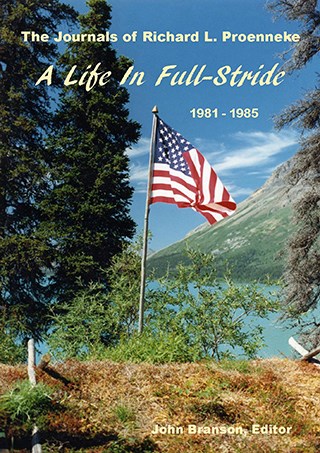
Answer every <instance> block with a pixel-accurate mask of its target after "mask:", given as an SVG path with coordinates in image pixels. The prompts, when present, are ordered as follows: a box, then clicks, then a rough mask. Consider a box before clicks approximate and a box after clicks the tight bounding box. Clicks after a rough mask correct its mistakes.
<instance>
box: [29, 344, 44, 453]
mask: <svg viewBox="0 0 320 453" xmlns="http://www.w3.org/2000/svg"><path fill="white" fill-rule="evenodd" d="M35 366H36V350H35V347H34V340H33V339H31V340H29V341H28V376H29V381H30V383H31V385H32V386H35V385H36V384H37V381H36V373H35ZM31 442H32V453H42V447H41V443H40V436H39V430H38V428H37V427H36V426H34V427H33V430H32V441H31Z"/></svg>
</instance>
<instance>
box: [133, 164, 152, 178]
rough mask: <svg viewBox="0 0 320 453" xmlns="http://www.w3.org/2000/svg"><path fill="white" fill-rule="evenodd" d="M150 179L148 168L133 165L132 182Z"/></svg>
mask: <svg viewBox="0 0 320 453" xmlns="http://www.w3.org/2000/svg"><path fill="white" fill-rule="evenodd" d="M147 179H148V167H147V166H143V165H140V164H132V165H131V167H130V180H131V181H146V180H147Z"/></svg>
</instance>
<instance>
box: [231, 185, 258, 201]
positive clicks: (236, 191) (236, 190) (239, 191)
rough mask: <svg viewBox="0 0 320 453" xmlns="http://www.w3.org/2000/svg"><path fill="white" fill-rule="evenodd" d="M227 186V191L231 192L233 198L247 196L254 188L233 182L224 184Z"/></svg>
mask: <svg viewBox="0 0 320 453" xmlns="http://www.w3.org/2000/svg"><path fill="white" fill-rule="evenodd" d="M226 186H227V187H228V190H229V192H230V193H231V194H232V197H233V198H236V197H243V196H246V197H247V196H248V195H251V194H252V193H253V192H254V190H255V189H251V188H250V187H239V186H236V185H234V184H228V183H227V184H226Z"/></svg>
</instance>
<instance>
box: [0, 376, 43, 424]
mask: <svg viewBox="0 0 320 453" xmlns="http://www.w3.org/2000/svg"><path fill="white" fill-rule="evenodd" d="M51 394H52V389H51V388H50V387H48V386H47V385H45V384H42V383H39V384H37V385H35V386H32V385H31V384H30V382H29V381H19V382H17V383H16V384H15V386H14V387H13V388H12V389H11V390H9V391H8V392H6V393H5V394H3V395H2V396H1V397H0V414H1V418H6V419H7V420H8V422H14V423H15V424H17V423H20V424H21V425H24V424H27V426H28V427H31V426H32V425H33V424H36V423H37V420H39V419H40V418H42V417H43V415H44V414H45V413H46V412H48V410H49V409H50V408H51Z"/></svg>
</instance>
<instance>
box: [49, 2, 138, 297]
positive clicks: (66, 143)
mask: <svg viewBox="0 0 320 453" xmlns="http://www.w3.org/2000/svg"><path fill="white" fill-rule="evenodd" d="M87 5H88V7H89V11H88V13H87V14H85V15H82V16H80V18H79V21H80V25H81V30H80V33H81V34H83V35H84V34H94V35H99V34H102V35H106V33H107V31H108V28H109V27H110V19H111V14H110V13H111V8H110V6H109V5H108V4H107V3H106V1H105V0H90V1H88V2H87ZM98 63H101V65H100V67H99V69H98V72H107V71H110V72H111V77H110V79H109V81H108V83H106V84H105V85H103V86H101V85H99V84H96V85H95V86H94V87H93V88H92V89H91V90H88V89H86V86H85V85H82V86H79V85H78V84H71V85H69V86H66V87H65V89H64V92H63V94H62V96H61V99H60V105H59V108H58V111H57V115H56V129H57V131H58V133H57V134H55V136H54V137H53V138H52V139H51V140H50V150H51V153H52V157H51V159H52V163H53V164H52V169H51V172H52V175H53V176H54V179H55V180H56V184H55V187H54V190H53V191H52V193H51V194H50V196H49V197H48V199H47V201H46V203H45V204H44V205H43V207H44V210H45V212H46V215H47V218H48V225H49V228H50V229H51V236H52V238H53V240H54V243H55V245H56V258H55V261H56V269H55V275H54V281H55V283H56V290H57V294H58V296H59V299H60V300H69V299H70V298H71V297H73V295H74V293H75V292H76V291H77V290H78V289H79V288H80V287H81V285H80V281H81V284H82V285H83V284H88V283H89V282H97V283H101V284H104V285H107V281H106V280H107V278H106V269H107V268H108V266H109V264H110V261H111V258H112V257H113V255H115V254H116V253H118V252H120V251H121V246H122V243H123V241H125V240H127V239H129V238H132V236H133V234H134V230H135V224H134V222H133V220H132V219H131V217H130V215H129V206H130V202H131V197H132V192H133V190H132V188H131V187H130V185H129V180H128V173H129V169H128V168H129V161H128V157H127V155H126V154H125V150H126V148H127V147H129V146H130V145H131V144H133V143H135V142H136V141H137V140H138V137H139V125H138V124H137V123H136V122H134V121H132V120H130V119H129V112H128V110H127V108H126V104H127V102H128V100H129V95H128V92H127V90H126V89H125V88H123V87H121V86H120V84H119V82H120V80H121V78H122V77H123V74H124V72H125V71H126V69H127V68H128V67H129V66H130V64H131V63H130V62H129V60H127V59H126V58H124V57H120V58H118V57H117V55H116V52H115V50H114V49H113V48H112V46H111V44H110V43H109V42H103V41H102V42H94V41H90V42H89V41H84V42H72V43H70V44H69V45H68V46H67V49H66V52H65V53H64V55H63V56H62V58H61V60H60V70H61V72H62V73H63V74H64V77H66V74H68V73H69V72H70V70H71V69H72V68H73V67H75V66H76V68H75V70H74V72H73V75H72V80H79V79H80V78H81V76H82V74H83V73H84V72H85V71H86V70H87V67H88V66H89V65H91V68H89V71H90V70H91V69H93V68H94V67H95V66H96V65H97V64H98Z"/></svg>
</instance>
